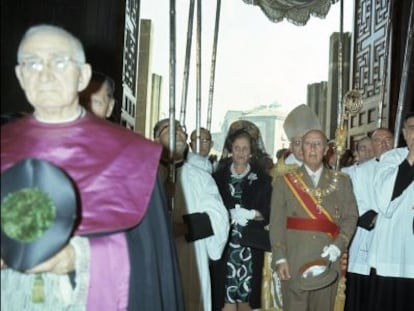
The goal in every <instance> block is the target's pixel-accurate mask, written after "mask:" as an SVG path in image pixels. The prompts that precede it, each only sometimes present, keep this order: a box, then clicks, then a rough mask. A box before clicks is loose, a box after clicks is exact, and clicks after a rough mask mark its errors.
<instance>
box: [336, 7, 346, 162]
mask: <svg viewBox="0 0 414 311" xmlns="http://www.w3.org/2000/svg"><path fill="white" fill-rule="evenodd" d="M343 24H344V1H343V0H341V1H340V10H339V40H338V106H337V113H338V114H337V120H336V124H337V132H338V133H337V134H336V135H335V136H341V135H342V136H343V131H344V117H345V116H344V114H345V111H344V109H343V107H342V106H343V104H342V98H343V94H342V93H343V90H342V89H343V76H342V75H343V55H342V54H343V51H342V49H343V44H342V38H343V32H344V31H343ZM340 131H341V134H339V132H340ZM335 140H336V144H337V146H336V163H335V169H336V170H339V160H340V157H341V155H342V154H343V152H344V149H345V146H341V145H339V144H345V142H344V141H343V138H342V139H338V137H336V139H335Z"/></svg>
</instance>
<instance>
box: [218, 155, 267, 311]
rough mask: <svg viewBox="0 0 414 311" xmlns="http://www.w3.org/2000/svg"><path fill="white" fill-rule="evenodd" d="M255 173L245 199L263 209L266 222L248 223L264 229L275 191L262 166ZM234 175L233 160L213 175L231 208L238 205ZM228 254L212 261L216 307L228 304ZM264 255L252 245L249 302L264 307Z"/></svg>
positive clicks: (252, 206) (246, 205) (245, 202)
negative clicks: (232, 181) (233, 193)
mask: <svg viewBox="0 0 414 311" xmlns="http://www.w3.org/2000/svg"><path fill="white" fill-rule="evenodd" d="M251 173H254V174H256V175H257V179H256V180H254V181H251V182H250V181H246V182H245V183H244V184H243V186H242V189H243V194H242V198H241V201H242V205H243V207H244V208H247V209H255V210H257V211H259V212H260V213H261V214H262V215H263V218H264V220H263V221H249V223H248V226H251V227H256V228H263V227H264V226H266V225H267V224H268V223H269V215H270V198H271V193H272V186H271V177H270V176H269V175H267V174H266V173H265V172H264V171H262V170H261V169H260V168H258V167H255V166H252V168H251ZM249 174H250V173H249ZM230 176H231V173H230V163H228V164H227V165H225V166H224V167H221V168H220V169H219V170H217V171H216V172H215V173H214V174H213V177H214V179H215V181H216V183H217V186H218V189H219V191H220V195H221V197H222V199H223V202H224V205H225V206H226V208H227V209H228V210H229V209H232V208H234V207H235V204H236V201H235V199H234V198H233V197H232V196H231V193H230V188H229V182H230ZM226 254H227V251H226V249H225V250H224V252H223V257H222V258H221V259H220V260H219V261H215V262H212V264H211V271H212V290H213V307H214V310H221V308H222V307H223V306H224V290H225V289H224V285H225V271H226V270H225V269H226V262H227V259H228V258H227V257H226ZM263 256H264V252H263V251H262V250H259V249H255V248H252V261H253V276H252V283H251V284H252V293H251V294H250V298H249V299H250V301H249V303H250V306H251V307H252V308H259V307H260V294H261V282H262V268H263Z"/></svg>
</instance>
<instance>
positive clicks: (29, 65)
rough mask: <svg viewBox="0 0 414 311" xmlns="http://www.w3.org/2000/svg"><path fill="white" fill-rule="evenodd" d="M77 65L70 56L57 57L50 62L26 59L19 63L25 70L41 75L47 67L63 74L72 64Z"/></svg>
mask: <svg viewBox="0 0 414 311" xmlns="http://www.w3.org/2000/svg"><path fill="white" fill-rule="evenodd" d="M73 63H77V62H76V61H74V60H73V59H71V58H70V57H69V56H56V57H53V58H51V59H48V60H46V61H45V60H43V59H40V58H35V57H33V58H25V59H21V60H20V61H19V65H20V66H21V67H22V69H23V70H25V71H27V72H31V73H39V72H41V71H43V69H44V68H45V67H47V68H49V69H50V70H52V71H53V72H63V71H65V70H66V69H67V68H68V66H69V65H70V64H73Z"/></svg>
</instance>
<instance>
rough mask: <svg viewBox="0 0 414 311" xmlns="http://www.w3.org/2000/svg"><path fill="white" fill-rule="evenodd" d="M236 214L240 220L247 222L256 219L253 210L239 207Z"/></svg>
mask: <svg viewBox="0 0 414 311" xmlns="http://www.w3.org/2000/svg"><path fill="white" fill-rule="evenodd" d="M237 213H238V214H239V217H240V218H244V219H247V220H250V219H253V218H255V217H256V211H255V210H254V209H247V208H243V207H239V209H238V211H237Z"/></svg>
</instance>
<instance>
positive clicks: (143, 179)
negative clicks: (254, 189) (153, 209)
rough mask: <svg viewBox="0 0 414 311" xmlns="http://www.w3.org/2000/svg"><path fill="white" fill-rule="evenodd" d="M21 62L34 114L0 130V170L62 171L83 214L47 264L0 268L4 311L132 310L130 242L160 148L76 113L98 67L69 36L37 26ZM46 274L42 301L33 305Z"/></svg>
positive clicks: (20, 74) (25, 39) (22, 82)
mask: <svg viewBox="0 0 414 311" xmlns="http://www.w3.org/2000/svg"><path fill="white" fill-rule="evenodd" d="M17 58H18V64H17V65H16V70H15V71H16V75H17V78H18V81H19V83H20V85H21V87H22V89H23V90H24V92H25V94H26V97H27V99H28V101H29V103H30V104H31V105H32V106H33V108H34V113H33V114H31V115H28V116H25V117H23V118H21V119H19V120H17V121H15V122H13V123H10V124H7V125H5V126H4V127H3V128H2V131H1V171H2V172H4V171H5V170H6V169H8V168H10V167H12V166H13V165H14V164H15V163H17V162H19V161H21V160H23V159H26V158H37V159H40V160H44V161H48V162H50V163H52V164H54V165H55V166H58V167H59V168H60V169H62V170H63V171H64V172H65V173H67V174H68V175H69V176H70V177H71V179H72V180H73V181H74V184H75V186H76V188H77V191H78V195H79V198H78V201H79V202H78V204H79V209H80V211H81V212H80V221H79V224H78V225H77V227H76V228H75V230H74V235H73V237H72V238H71V239H70V241H69V243H68V244H67V245H66V246H64V247H63V248H62V249H61V250H60V251H59V252H58V253H57V254H55V255H54V256H52V257H51V258H49V259H47V260H46V261H44V262H42V263H40V264H38V265H36V266H35V267H33V268H31V269H30V270H28V271H25V272H20V271H16V270H13V269H11V268H7V262H4V260H3V259H1V268H2V270H1V284H2V286H1V296H2V302H1V309H2V310H11V309H13V310H126V309H129V310H131V308H130V307H129V302H128V299H129V298H130V297H129V296H131V294H130V293H131V288H130V287H131V286H130V284H133V283H134V282H133V281H134V280H133V279H132V277H131V271H132V270H133V269H132V267H133V264H134V257H132V256H131V244H130V243H129V242H128V238H127V235H128V231H130V229H131V228H134V227H136V226H137V224H139V223H140V221H141V220H142V219H143V217H144V216H145V214H146V210H147V207H148V205H149V203H150V200H151V201H152V198H153V196H152V195H153V191H154V185H155V182H156V175H157V167H158V161H159V157H160V153H161V147H160V146H159V145H156V144H154V143H153V142H151V141H149V140H146V139H145V138H142V137H141V136H139V135H137V134H135V133H133V132H132V131H129V130H127V129H124V128H122V127H120V126H117V125H115V124H111V123H109V122H106V121H104V120H101V119H99V118H96V117H95V116H93V115H92V114H90V113H89V112H85V110H84V109H83V108H82V107H81V106H80V105H79V99H78V92H80V91H82V90H83V89H84V88H85V87H86V86H87V85H88V82H89V79H90V77H91V67H90V65H89V64H87V63H86V62H85V53H84V50H83V47H82V44H81V42H80V41H79V40H78V39H77V38H75V37H74V36H73V35H72V34H70V33H69V32H67V31H66V30H64V29H62V28H59V27H56V26H50V25H38V26H33V27H31V28H30V29H29V30H28V31H27V32H26V33H25V35H24V37H23V39H22V40H21V42H20V44H19V47H18V54H17ZM135 254H136V252H135ZM39 274H41V275H42V277H43V282H44V284H42V287H43V289H44V295H45V299H44V301H43V302H41V303H35V302H33V299H32V298H33V297H32V289H33V282H34V278H35V277H36V276H37V275H39ZM68 276H71V278H69V277H68ZM70 279H71V282H70V281H69V280H70ZM135 285H136V280H135ZM5 297H7V299H6V298H5ZM171 307H172V308H173V309H174V310H175V308H174V306H171Z"/></svg>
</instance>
